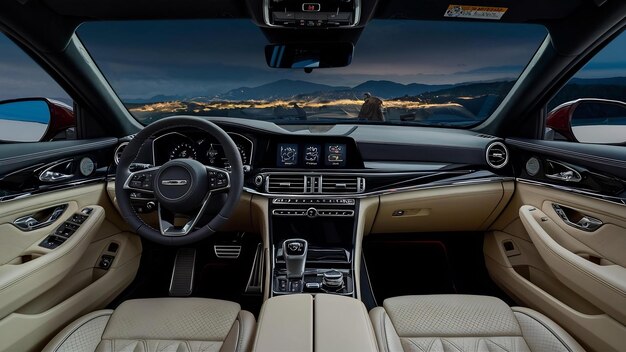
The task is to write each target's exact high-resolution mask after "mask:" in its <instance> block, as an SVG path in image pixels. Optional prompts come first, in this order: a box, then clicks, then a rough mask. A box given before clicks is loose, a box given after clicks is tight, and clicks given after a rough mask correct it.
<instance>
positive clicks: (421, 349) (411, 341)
mask: <svg viewBox="0 0 626 352" xmlns="http://www.w3.org/2000/svg"><path fill="white" fill-rule="evenodd" d="M409 342H410V343H412V344H414V345H415V347H417V348H419V349H420V351H424V352H426V350H425V349H423V348H421V347H420V346H419V345H418V344H416V343H415V341H413V340H411V339H410V338H409ZM431 344H432V343H431ZM428 349H430V346H428Z"/></svg>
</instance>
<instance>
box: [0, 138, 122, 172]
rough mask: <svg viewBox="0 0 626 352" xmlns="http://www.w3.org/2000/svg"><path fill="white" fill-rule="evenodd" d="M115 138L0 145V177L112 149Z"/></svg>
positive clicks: (116, 140) (115, 143)
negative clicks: (36, 165) (35, 166)
mask: <svg viewBox="0 0 626 352" xmlns="http://www.w3.org/2000/svg"><path fill="white" fill-rule="evenodd" d="M117 142H118V139H117V138H99V139H88V140H73V141H55V142H38V143H11V144H0V176H2V175H6V174H8V173H11V172H13V171H15V170H18V169H22V168H25V167H28V166H30V165H34V164H37V163H44V162H46V161H50V160H54V159H61V158H65V157H70V156H74V155H76V154H85V153H89V152H92V151H97V150H100V149H103V148H113V147H115V146H116V145H117Z"/></svg>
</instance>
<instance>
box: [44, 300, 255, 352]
mask: <svg viewBox="0 0 626 352" xmlns="http://www.w3.org/2000/svg"><path fill="white" fill-rule="evenodd" d="M255 330H256V321H255V319H254V316H253V315H252V314H251V313H250V312H247V311H244V310H241V307H240V306H239V304H237V303H233V302H228V301H221V300H215V299H206V298H151V299H136V300H129V301H125V302H124V303H122V304H121V305H120V306H119V307H118V308H117V309H115V310H99V311H95V312H92V313H89V314H87V315H85V316H83V317H81V318H79V319H78V320H76V321H74V322H73V323H71V324H70V325H68V326H67V327H66V328H65V329H63V330H62V331H61V332H60V333H58V334H57V335H56V337H55V338H54V339H52V341H50V343H48V345H47V346H46V347H45V348H44V349H43V351H44V352H69V351H72V352H74V351H83V352H122V351H124V352H153V351H155V352H156V351H172V352H200V351H203V352H218V351H220V352H222V351H224V352H226V351H228V352H239V351H242V352H243V351H249V350H250V348H251V346H252V342H253V338H254V333H255Z"/></svg>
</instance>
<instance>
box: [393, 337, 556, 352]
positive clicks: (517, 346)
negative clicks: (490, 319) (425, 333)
mask: <svg viewBox="0 0 626 352" xmlns="http://www.w3.org/2000/svg"><path fill="white" fill-rule="evenodd" d="M402 348H403V349H404V351H406V352H531V350H530V349H529V348H528V346H527V345H526V343H525V342H524V339H523V338H521V337H517V336H515V337H504V336H499V337H441V338H440V337H416V338H403V339H402ZM541 351H549V350H541Z"/></svg>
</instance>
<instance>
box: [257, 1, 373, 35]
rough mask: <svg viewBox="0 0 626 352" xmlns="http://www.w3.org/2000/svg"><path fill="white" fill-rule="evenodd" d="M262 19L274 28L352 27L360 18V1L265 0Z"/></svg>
mask: <svg viewBox="0 0 626 352" xmlns="http://www.w3.org/2000/svg"><path fill="white" fill-rule="evenodd" d="M263 17H264V20H265V24H266V25H268V26H272V27H302V28H340V27H353V26H356V25H357V24H358V23H359V20H360V17H361V0H312V1H308V0H298V1H294V0H264V1H263Z"/></svg>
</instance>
